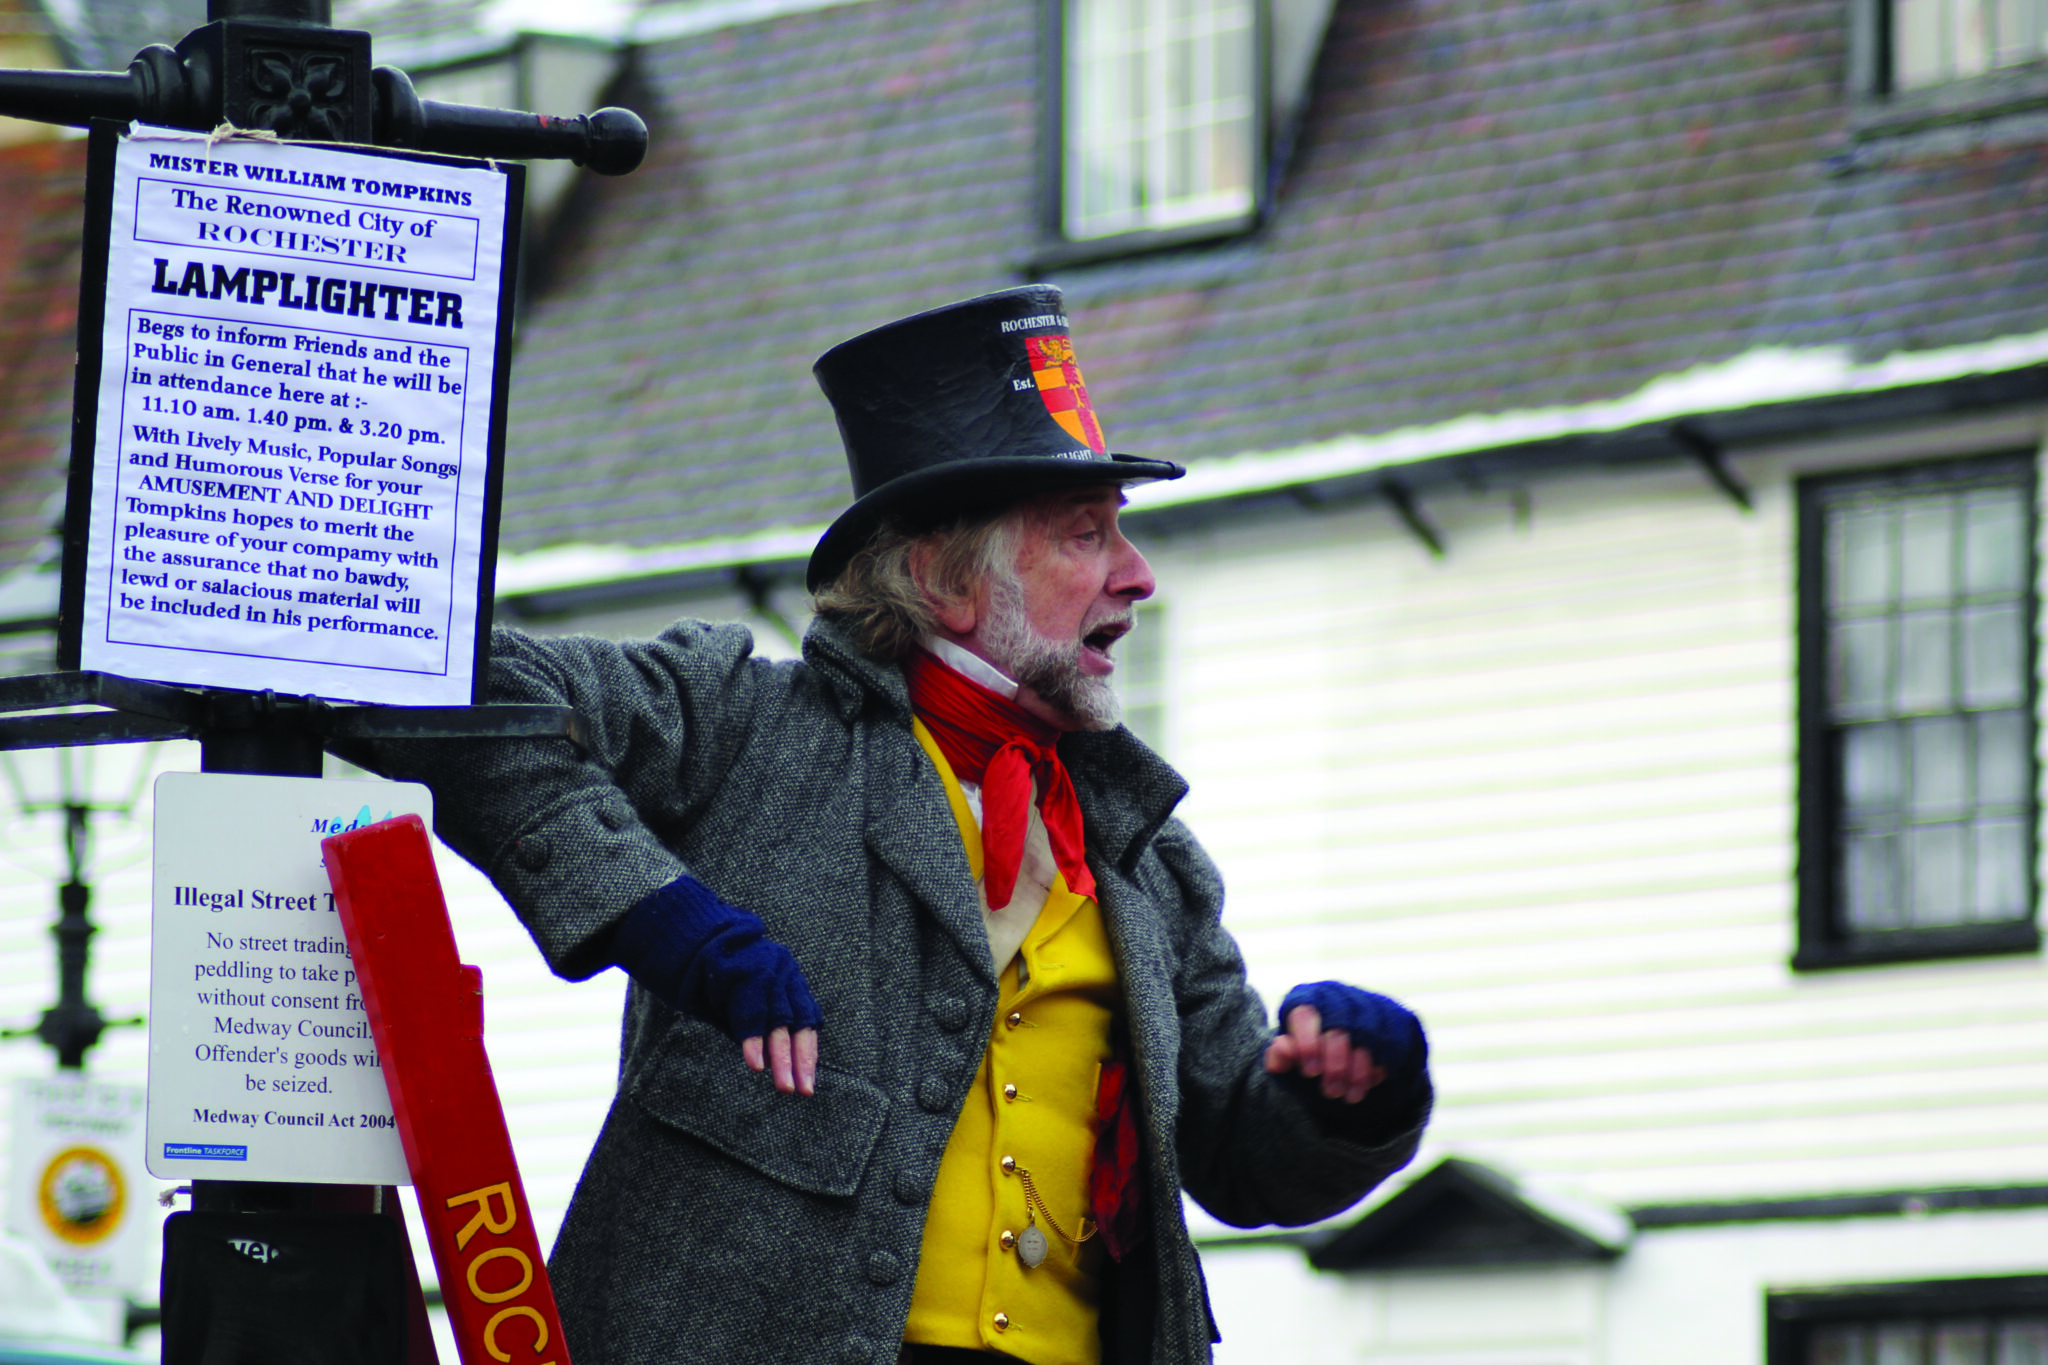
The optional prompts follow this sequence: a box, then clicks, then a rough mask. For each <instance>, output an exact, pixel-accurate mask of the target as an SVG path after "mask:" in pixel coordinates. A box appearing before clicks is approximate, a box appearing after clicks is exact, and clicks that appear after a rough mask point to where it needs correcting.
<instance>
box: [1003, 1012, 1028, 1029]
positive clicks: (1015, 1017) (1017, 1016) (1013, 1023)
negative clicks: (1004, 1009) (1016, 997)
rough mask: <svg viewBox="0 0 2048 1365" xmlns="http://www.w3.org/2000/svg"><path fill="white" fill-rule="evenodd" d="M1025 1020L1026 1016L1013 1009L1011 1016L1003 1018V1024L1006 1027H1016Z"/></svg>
mask: <svg viewBox="0 0 2048 1365" xmlns="http://www.w3.org/2000/svg"><path fill="white" fill-rule="evenodd" d="M1023 1022H1024V1016H1023V1015H1022V1014H1021V1013H1019V1012H1018V1011H1016V1010H1011V1011H1010V1016H1009V1018H1007V1019H1005V1020H1003V1026H1004V1027H1005V1028H1015V1027H1017V1025H1019V1024H1021V1023H1023Z"/></svg>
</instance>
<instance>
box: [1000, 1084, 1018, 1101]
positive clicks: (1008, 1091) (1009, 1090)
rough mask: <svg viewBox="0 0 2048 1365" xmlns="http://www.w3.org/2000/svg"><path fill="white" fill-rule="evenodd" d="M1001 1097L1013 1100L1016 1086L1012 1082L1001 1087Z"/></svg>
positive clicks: (1015, 1095)
mask: <svg viewBox="0 0 2048 1365" xmlns="http://www.w3.org/2000/svg"><path fill="white" fill-rule="evenodd" d="M1003 1098H1004V1099H1006V1100H1014V1099H1016V1098H1017V1087H1016V1085H1015V1084H1014V1083H1012V1084H1010V1085H1006V1086H1004V1087H1003Z"/></svg>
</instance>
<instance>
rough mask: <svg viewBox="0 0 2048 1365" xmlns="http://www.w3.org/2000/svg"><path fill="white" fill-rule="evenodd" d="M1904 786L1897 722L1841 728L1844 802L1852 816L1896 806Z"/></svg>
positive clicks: (1861, 815) (1864, 814) (1865, 815)
mask: <svg viewBox="0 0 2048 1365" xmlns="http://www.w3.org/2000/svg"><path fill="white" fill-rule="evenodd" d="M1903 790H1904V783H1903V781H1902V779H1901V775H1900V772H1899V728H1898V727H1897V726H1895V725H1857V726H1853V727H1851V728H1850V729H1847V730H1844V731H1843V732H1842V802H1843V804H1844V805H1845V806H1846V807H1847V808H1848V811H1849V813H1850V815H1851V816H1852V817H1867V816H1868V815H1869V814H1870V813H1871V812H1873V811H1887V810H1891V809H1893V808H1894V807H1896V806H1897V805H1898V804H1899V797H1900V796H1901V795H1902V794H1903Z"/></svg>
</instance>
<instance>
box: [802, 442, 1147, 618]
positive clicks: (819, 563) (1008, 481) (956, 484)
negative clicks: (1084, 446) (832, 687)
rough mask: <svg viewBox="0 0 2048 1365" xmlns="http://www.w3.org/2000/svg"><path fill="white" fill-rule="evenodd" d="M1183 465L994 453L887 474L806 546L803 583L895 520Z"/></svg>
mask: <svg viewBox="0 0 2048 1365" xmlns="http://www.w3.org/2000/svg"><path fill="white" fill-rule="evenodd" d="M1185 473H1187V470H1186V469H1184V468H1182V467H1181V466H1180V465H1177V464H1175V463H1174V462H1173V461H1171V460H1148V459H1144V458H1141V457H1140V456H1137V455H1111V456H1110V457H1109V459H1108V460H1058V459H1047V458H1046V457H1045V456H1043V455H1012V456H1002V455H998V456H994V457H992V458H989V459H981V460H957V461H953V462H950V463H947V464H941V465H933V466H931V467H930V468H928V469H921V470H918V471H917V472H916V473H914V474H905V475H902V476H900V477H898V478H894V479H891V480H890V481H889V482H887V483H885V484H883V485H882V486H881V487H880V488H877V489H875V490H874V491H873V492H871V493H869V494H868V495H867V496H866V497H864V498H860V499H857V500H856V501H855V502H854V504H853V506H851V507H849V508H847V509H846V510H845V511H844V512H841V513H840V514H839V517H838V519H837V520H836V521H834V522H833V523H832V525H831V526H830V527H828V528H826V531H825V534H824V535H823V536H822V537H820V538H819V541H818V546H817V548H816V549H815V550H813V551H811V561H810V566H809V567H808V569H806V571H805V573H804V586H805V587H806V588H808V589H809V590H810V591H812V592H816V591H817V590H818V589H819V588H820V587H821V586H823V585H824V584H826V583H830V582H831V581H832V580H833V579H835V578H837V577H838V576H839V571H840V570H841V569H844V568H845V567H846V565H847V562H848V561H849V560H851V559H852V558H853V557H854V556H855V555H856V554H858V553H859V552H860V550H861V547H862V546H864V545H866V544H867V543H868V539H869V537H871V536H872V535H874V533H875V530H876V528H878V527H880V526H881V525H882V524H883V523H884V522H889V521H894V522H897V523H899V524H901V525H904V526H906V527H908V528H911V529H918V528H921V527H923V526H936V525H938V524H940V523H941V522H944V521H948V520H951V519H952V518H954V517H959V516H973V515H975V514H977V513H982V512H992V511H995V510H997V509H999V508H1001V507H1002V506H1004V505H1005V504H1007V503H1012V502H1015V501H1017V500H1018V499H1019V498H1023V497H1029V496H1031V495H1032V494H1034V493H1045V492H1051V491H1053V490H1056V489H1061V488H1083V487H1086V486H1087V485H1089V484H1095V483H1150V482H1152V481H1154V480H1159V479H1177V478H1179V477H1180V476H1181V475H1183V474H1185Z"/></svg>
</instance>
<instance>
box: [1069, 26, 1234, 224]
mask: <svg viewBox="0 0 2048 1365" xmlns="http://www.w3.org/2000/svg"><path fill="white" fill-rule="evenodd" d="M1050 3H1051V4H1053V5H1054V6H1055V7H1056V11H1057V14H1058V16H1059V18H1058V25H1057V30H1056V31H1057V33H1058V34H1059V43H1058V48H1059V52H1058V58H1057V63H1058V71H1059V81H1060V92H1061V96H1060V100H1059V144H1058V145H1059V152H1058V156H1059V177H1058V192H1057V196H1056V198H1057V204H1056V216H1057V227H1058V235H1059V236H1060V237H1062V238H1063V239H1065V240H1067V241H1070V242H1099V241H1103V240H1106V239H1114V238H1123V237H1129V236H1132V235H1134V234H1140V233H1160V234H1177V233H1182V232H1186V231H1188V230H1190V229H1202V228H1210V227H1217V228H1222V229H1225V230H1228V229H1232V228H1242V227H1249V226H1251V224H1252V222H1253V221H1255V219H1256V216H1257V212H1258V207H1259V199H1260V194H1261V182H1262V179H1263V177H1264V174H1265V154H1264V153H1265V137H1266V114H1265V85H1266V80H1265V66H1266V61H1265V54H1264V49H1265V43H1264V39H1263V31H1264V14H1263V10H1264V0H1050ZM1233 45H1234V46H1235V49H1236V51H1235V53H1234V54H1233V53H1232V52H1231V51H1230V49H1231V48H1232V47H1233ZM1190 47H1192V49H1193V53H1192V54H1190V52H1189V49H1190ZM1190 55H1192V57H1193V60H1191V61H1190V62H1189V65H1188V67H1187V73H1186V74H1187V79H1188V82H1189V89H1188V94H1189V98H1188V99H1187V100H1186V101H1184V102H1182V103H1180V104H1179V106H1178V107H1175V104H1174V99H1175V96H1174V91H1173V89H1172V80H1173V70H1174V61H1175V59H1176V57H1181V58H1186V57H1189V56H1190ZM1224 60H1241V63H1242V65H1241V69H1240V71H1239V76H1238V88H1237V89H1236V90H1235V91H1231V90H1229V89H1228V88H1226V87H1225V86H1224V84H1223V82H1222V81H1221V80H1220V79H1219V76H1220V73H1221V70H1222V68H1221V66H1220V65H1219V63H1220V62H1222V61H1224ZM1133 73H1135V74H1133ZM1205 137H1215V138H1224V139H1233V138H1234V140H1235V142H1236V160H1237V164H1236V165H1235V166H1234V167H1233V166H1230V165H1228V161H1229V156H1228V154H1227V152H1228V148H1227V145H1226V147H1225V148H1224V150H1223V151H1222V152H1218V151H1217V150H1216V149H1215V148H1212V149H1211V154H1210V155H1209V156H1207V157H1206V158H1205V157H1204V156H1203V155H1202V147H1201V144H1202V142H1203V140H1204V139H1205ZM1177 161H1180V162H1181V166H1180V168H1179V169H1178V170H1177V169H1176V162H1177ZM1219 171H1222V172H1224V173H1225V174H1226V175H1228V174H1229V173H1231V172H1234V173H1235V174H1234V176H1231V177H1230V178H1224V177H1222V176H1219V174H1218V172H1219Z"/></svg>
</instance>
